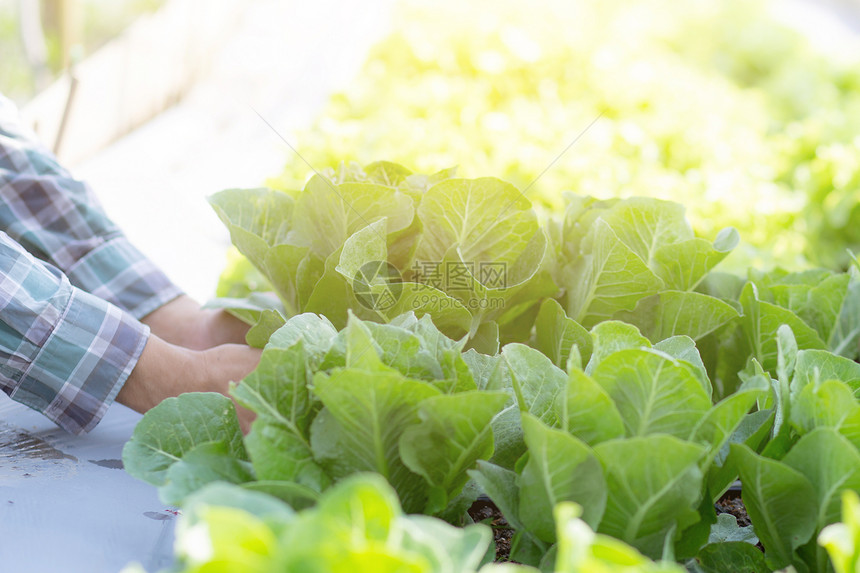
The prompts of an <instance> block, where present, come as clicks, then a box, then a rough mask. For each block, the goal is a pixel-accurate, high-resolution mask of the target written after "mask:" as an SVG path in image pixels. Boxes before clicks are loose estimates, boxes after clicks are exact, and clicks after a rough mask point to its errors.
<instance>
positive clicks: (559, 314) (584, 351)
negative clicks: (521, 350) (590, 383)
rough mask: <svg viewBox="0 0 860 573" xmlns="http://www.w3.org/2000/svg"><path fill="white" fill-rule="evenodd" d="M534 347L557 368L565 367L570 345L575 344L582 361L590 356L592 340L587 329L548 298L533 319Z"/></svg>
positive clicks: (586, 360) (556, 302) (586, 361)
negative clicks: (535, 318)
mask: <svg viewBox="0 0 860 573" xmlns="http://www.w3.org/2000/svg"><path fill="white" fill-rule="evenodd" d="M535 333H536V334H535V348H537V349H538V350H540V351H541V352H543V353H544V354H545V355H546V356H548V357H549V359H550V360H552V362H553V364H555V365H556V366H558V367H559V368H566V367H567V359H568V357H569V355H570V349H571V347H572V346H573V345H574V344H576V345H577V347H578V348H579V355H580V357H581V359H582V362H583V363H588V359H589V358H591V348H592V341H591V335H590V334H589V333H588V331H587V330H586V329H585V328H583V327H582V326H581V325H580V324H578V323H577V322H576V321H575V320H573V319H572V318H568V316H567V315H566V314H565V313H564V309H563V308H562V306H561V305H560V304H559V303H558V301H556V300H555V299H552V298H548V299H546V300H545V301H543V303H542V304H541V306H540V311H539V312H538V315H537V320H535Z"/></svg>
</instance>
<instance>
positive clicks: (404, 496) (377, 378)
mask: <svg viewBox="0 0 860 573" xmlns="http://www.w3.org/2000/svg"><path fill="white" fill-rule="evenodd" d="M314 392H315V393H316V395H317V396H318V397H319V398H320V400H322V402H323V404H324V405H325V408H324V409H323V410H322V411H321V412H320V413H319V414H318V415H317V417H316V418H315V419H314V421H313V424H312V425H311V448H312V450H313V453H314V458H315V459H316V460H317V462H318V463H319V464H320V465H321V466H322V467H323V468H324V469H325V470H326V473H327V474H328V475H329V476H331V477H332V478H333V479H335V480H338V479H342V478H344V477H346V476H348V475H350V474H353V473H356V472H360V471H374V472H377V473H379V474H382V475H383V476H384V477H385V478H386V479H387V480H388V481H389V483H391V484H392V486H394V488H395V489H396V490H397V492H398V495H400V498H401V500H402V502H403V505H404V507H405V508H407V511H419V510H420V509H421V508H422V507H423V505H424V499H423V498H424V496H425V495H426V491H425V490H426V486H425V484H424V480H423V478H421V477H420V476H418V475H416V474H414V473H413V472H412V471H410V470H409V469H408V468H407V467H406V465H405V464H404V463H403V461H402V459H401V458H400V453H399V440H400V436H401V434H402V433H403V431H404V430H405V429H406V428H407V427H409V426H411V425H413V424H417V423H418V421H419V419H418V414H417V406H418V403H419V402H421V401H422V400H424V399H426V398H429V397H431V396H436V395H439V391H438V390H436V389H435V388H433V387H432V386H430V385H428V384H425V383H423V382H419V381H416V380H409V379H407V378H404V377H403V375H402V374H399V373H395V372H375V373H373V375H368V373H367V372H365V371H362V370H355V369H343V370H337V371H334V372H332V373H331V374H330V375H326V374H323V373H318V374H317V375H316V377H315V378H314Z"/></svg>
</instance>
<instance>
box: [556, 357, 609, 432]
mask: <svg viewBox="0 0 860 573" xmlns="http://www.w3.org/2000/svg"><path fill="white" fill-rule="evenodd" d="M568 377H569V378H568V383H567V388H566V392H565V395H564V399H563V400H559V401H558V402H556V404H559V405H560V406H561V408H562V411H561V413H560V418H561V427H562V428H563V429H564V430H566V431H567V432H569V433H571V434H573V435H574V436H576V437H577V438H579V439H580V440H582V441H583V442H585V443H587V444H589V445H590V446H594V445H596V444H599V443H600V442H605V441H607V440H612V439H615V438H621V437H623V436H624V421H623V420H622V419H621V413H620V412H619V411H618V408H616V407H615V403H614V402H613V401H612V398H610V397H609V394H607V393H606V390H604V389H603V387H602V386H601V385H600V384H598V383H597V382H595V381H594V379H593V378H591V376H588V375H587V374H585V373H584V372H582V371H581V370H578V369H576V368H573V369H571V370H570V372H569V373H568Z"/></svg>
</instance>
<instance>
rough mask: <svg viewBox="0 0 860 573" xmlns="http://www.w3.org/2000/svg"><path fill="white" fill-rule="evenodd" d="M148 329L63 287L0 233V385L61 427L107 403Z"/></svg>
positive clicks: (81, 428)
mask: <svg viewBox="0 0 860 573" xmlns="http://www.w3.org/2000/svg"><path fill="white" fill-rule="evenodd" d="M148 335H149V328H148V327H147V326H146V325H144V324H141V323H140V322H138V321H137V320H136V319H134V318H133V317H131V316H130V315H129V314H128V313H126V312H124V311H122V310H120V309H119V308H117V307H116V306H114V305H112V304H111V303H109V302H107V301H105V300H102V299H100V298H98V297H96V296H93V295H91V294H89V293H87V292H84V291H82V290H80V289H78V288H77V287H74V286H72V285H71V284H70V282H69V279H68V278H67V277H66V276H65V275H64V274H63V273H62V272H60V271H59V270H58V269H57V268H55V267H53V266H52V265H50V264H45V263H42V262H40V261H38V260H36V259H35V258H34V257H33V256H32V255H31V254H30V253H28V252H27V251H25V250H24V249H23V248H22V247H21V246H20V245H19V244H18V243H16V242H15V241H13V240H12V239H11V238H10V237H9V236H8V235H7V234H5V233H3V232H0V389H2V390H3V391H4V392H6V393H7V394H9V396H11V397H12V398H13V399H14V400H17V401H18V402H21V403H23V404H25V405H27V406H30V407H31V408H34V409H36V410H38V411H40V412H42V413H43V414H44V415H45V416H47V417H48V418H50V419H51V420H52V421H54V422H55V423H56V424H58V425H59V426H60V427H61V428H63V429H65V430H67V431H69V432H72V433H75V434H80V433H83V432H87V431H89V430H91V429H92V428H93V427H94V426H95V425H96V424H97V423H98V422H99V420H100V419H101V418H102V416H103V415H104V413H105V411H106V410H107V407H108V406H109V405H110V404H111V402H113V400H114V398H115V397H116V395H117V393H118V392H119V390H120V388H122V386H123V384H124V383H125V381H126V379H127V378H128V376H129V375H130V374H131V371H132V369H133V368H134V366H135V365H136V364H137V361H138V359H139V357H140V353H141V352H142V351H143V348H144V346H145V345H146V341H147V339H148Z"/></svg>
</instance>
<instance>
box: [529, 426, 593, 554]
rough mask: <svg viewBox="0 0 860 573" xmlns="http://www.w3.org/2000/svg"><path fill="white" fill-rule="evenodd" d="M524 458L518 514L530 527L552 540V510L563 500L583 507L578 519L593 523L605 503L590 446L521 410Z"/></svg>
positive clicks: (550, 541) (553, 534)
mask: <svg viewBox="0 0 860 573" xmlns="http://www.w3.org/2000/svg"><path fill="white" fill-rule="evenodd" d="M523 431H524V433H525V440H526V444H527V445H528V448H529V450H528V451H529V456H528V461H527V462H526V465H525V467H523V469H522V472H521V473H520V475H519V478H518V482H519V485H520V507H519V516H520V519H521V520H522V521H523V523H524V524H525V526H526V527H527V528H528V529H529V531H531V532H533V533H534V534H535V535H536V536H537V537H539V538H540V539H542V540H543V541H546V542H548V543H553V542H555V540H556V531H555V522H554V521H553V519H552V510H553V508H554V507H555V505H556V504H557V503H559V502H562V501H574V502H577V503H578V504H579V505H581V506H582V507H583V516H582V519H583V521H585V522H586V523H588V524H589V525H590V526H591V527H592V528H596V527H597V524H598V523H600V519H601V517H602V516H603V510H604V509H605V506H606V495H607V494H606V481H605V480H604V478H603V467H602V466H601V465H600V462H599V461H598V460H597V458H596V457H595V456H594V453H593V452H592V451H591V449H590V448H589V447H588V446H587V445H585V444H584V443H583V442H581V441H579V440H578V439H576V438H574V437H573V436H571V435H570V434H568V433H567V432H564V431H561V430H556V429H553V428H549V427H547V426H545V425H544V424H542V423H541V422H540V420H538V419H537V418H535V417H534V416H531V415H530V414H528V413H523Z"/></svg>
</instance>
